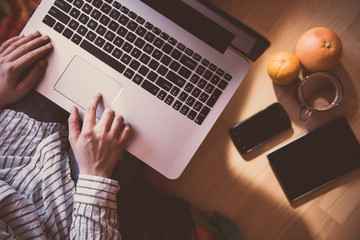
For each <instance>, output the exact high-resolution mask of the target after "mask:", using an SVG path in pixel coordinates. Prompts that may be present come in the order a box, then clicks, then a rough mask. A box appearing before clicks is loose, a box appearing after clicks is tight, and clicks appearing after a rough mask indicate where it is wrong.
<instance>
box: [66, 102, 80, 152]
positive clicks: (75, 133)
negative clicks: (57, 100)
mask: <svg viewBox="0 0 360 240" xmlns="http://www.w3.org/2000/svg"><path fill="white" fill-rule="evenodd" d="M68 124H69V142H70V144H71V146H73V147H74V145H75V144H76V142H77V140H78V138H79V136H80V133H81V131H80V123H79V110H78V109H77V107H76V106H73V107H72V108H71V111H70V117H69V119H68Z"/></svg>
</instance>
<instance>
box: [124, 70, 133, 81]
mask: <svg viewBox="0 0 360 240" xmlns="http://www.w3.org/2000/svg"><path fill="white" fill-rule="evenodd" d="M134 75H135V72H134V71H133V70H131V69H129V68H127V69H126V70H125V72H124V76H125V77H127V78H128V79H131V78H132V77H133V76H134Z"/></svg>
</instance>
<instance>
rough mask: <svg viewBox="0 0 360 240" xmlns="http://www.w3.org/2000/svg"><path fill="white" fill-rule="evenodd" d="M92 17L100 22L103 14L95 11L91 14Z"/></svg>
mask: <svg viewBox="0 0 360 240" xmlns="http://www.w3.org/2000/svg"><path fill="white" fill-rule="evenodd" d="M91 17H92V18H94V19H95V20H99V18H100V17H101V12H99V11H98V10H96V9H94V11H92V13H91Z"/></svg>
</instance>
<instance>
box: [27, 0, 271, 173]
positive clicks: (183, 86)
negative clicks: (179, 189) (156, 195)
mask: <svg viewBox="0 0 360 240" xmlns="http://www.w3.org/2000/svg"><path fill="white" fill-rule="evenodd" d="M36 30H39V31H40V32H41V33H42V34H43V35H48V36H50V38H51V40H52V43H53V46H54V51H53V52H52V53H51V55H50V56H49V58H48V61H49V65H48V68H47V71H46V74H45V76H44V78H43V79H42V81H41V82H40V84H39V85H38V87H37V91H38V92H40V93H41V94H43V95H44V96H45V97H47V98H49V99H50V100H52V101H53V102H55V103H56V104H58V105H59V106H61V107H62V108H64V109H66V110H69V109H70V108H71V106H72V105H74V104H76V105H77V106H78V107H79V109H80V114H81V116H83V114H84V109H85V108H86V106H87V104H88V103H89V101H90V98H91V96H92V95H93V94H94V93H95V92H101V93H102V95H103V102H102V103H101V104H100V105H101V106H99V107H98V109H97V116H98V117H99V118H100V117H101V114H102V112H103V110H104V108H107V107H110V108H112V109H114V110H115V112H116V113H117V114H121V115H122V116H124V118H125V119H126V121H128V122H130V123H131V125H132V127H133V130H134V131H133V132H134V133H133V135H132V137H131V140H130V142H129V144H128V146H127V147H126V149H127V151H129V152H130V153H132V154H133V155H134V156H136V157H137V158H139V159H141V160H142V161H144V162H145V163H146V164H148V165H149V166H151V167H152V168H154V169H155V170H157V171H158V172H160V173H161V174H163V175H164V176H166V177H167V178H170V179H175V178H177V177H179V176H180V175H181V173H182V172H183V170H184V169H185V167H186V165H187V164H188V163H189V161H190V160H191V158H192V157H193V155H194V154H195V152H196V151H197V149H198V148H199V146H200V144H201V143H202V141H203V140H204V138H205V137H206V135H207V134H208V132H209V130H210V129H211V127H212V126H213V125H214V123H215V121H216V120H217V118H218V117H219V115H220V114H221V112H222V111H223V109H224V108H225V106H226V104H227V103H228V102H229V100H230V98H231V97H232V95H233V94H234V93H235V91H236V90H237V88H238V87H239V85H240V83H241V82H242V80H243V79H244V78H245V76H246V74H247V72H248V70H249V62H248V60H247V59H246V58H245V57H243V56H241V55H239V52H240V53H242V54H243V55H245V56H247V57H250V58H251V57H252V56H255V57H256V54H258V52H259V50H258V49H259V47H258V46H257V45H258V42H259V41H258V36H257V35H253V32H252V31H251V30H249V29H248V28H246V26H243V25H241V24H240V23H239V22H237V21H235V20H234V19H232V18H231V17H229V16H227V15H226V14H224V13H223V12H221V11H219V10H218V9H216V8H214V7H213V6H212V5H210V4H208V3H207V2H203V1H196V0H186V1H180V0H172V1H169V0H151V1H150V0H144V1H140V0H56V1H55V0H44V1H42V2H41V4H40V6H39V7H38V9H37V10H36V11H35V13H34V14H33V16H32V17H31V19H30V21H29V22H28V24H27V25H26V27H25V28H24V30H23V33H24V34H30V33H33V32H35V31H36ZM262 45H264V44H262ZM265 45H266V44H265ZM265 48H266V46H265ZM261 51H263V50H260V52H261ZM258 55H259V54H258Z"/></svg>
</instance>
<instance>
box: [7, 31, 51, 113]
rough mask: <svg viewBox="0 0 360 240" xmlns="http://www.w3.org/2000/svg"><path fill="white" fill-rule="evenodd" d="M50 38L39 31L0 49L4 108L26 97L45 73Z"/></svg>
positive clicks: (8, 42)
mask: <svg viewBox="0 0 360 240" xmlns="http://www.w3.org/2000/svg"><path fill="white" fill-rule="evenodd" d="M51 50H52V45H51V43H50V39H49V37H47V36H41V34H40V33H39V32H36V33H33V34H30V35H28V36H26V37H25V36H23V35H21V36H16V37H13V38H11V39H9V40H7V41H6V42H4V43H3V44H2V45H1V46H0V108H2V107H4V106H5V105H7V104H10V103H15V102H17V101H19V100H20V99H21V98H23V97H24V96H25V95H26V94H27V93H28V92H29V91H30V90H31V89H33V88H34V86H35V85H36V83H37V82H38V81H39V79H40V78H41V77H42V75H43V74H44V72H45V69H46V65H47V62H46V61H45V59H44V58H45V57H46V55H47V54H48V53H49V52H50V51H51Z"/></svg>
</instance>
